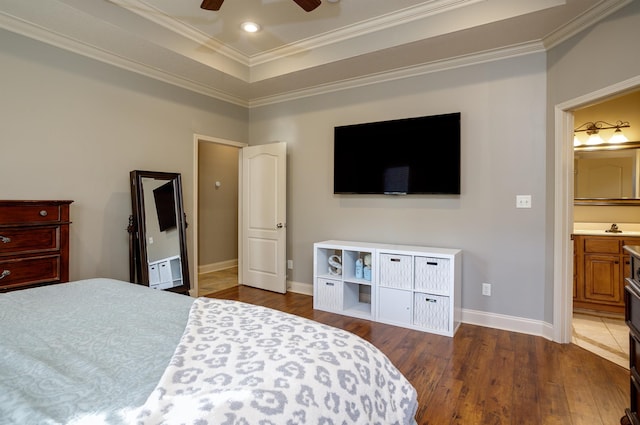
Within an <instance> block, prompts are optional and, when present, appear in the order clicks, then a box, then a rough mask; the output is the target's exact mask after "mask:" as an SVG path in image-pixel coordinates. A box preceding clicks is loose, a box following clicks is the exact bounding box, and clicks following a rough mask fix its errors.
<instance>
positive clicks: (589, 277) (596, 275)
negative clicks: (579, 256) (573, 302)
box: [584, 254, 622, 304]
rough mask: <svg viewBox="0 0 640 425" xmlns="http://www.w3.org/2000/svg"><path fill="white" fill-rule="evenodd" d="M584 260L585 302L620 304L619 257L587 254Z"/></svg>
mask: <svg viewBox="0 0 640 425" xmlns="http://www.w3.org/2000/svg"><path fill="white" fill-rule="evenodd" d="M584 260H585V264H584V267H585V276H584V277H585V288H584V292H585V293H584V298H585V300H587V301H597V302H605V303H614V304H619V303H621V302H622V285H621V284H620V282H621V280H620V256H619V255H596V254H588V255H585V256H584Z"/></svg>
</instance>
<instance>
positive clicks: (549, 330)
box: [462, 309, 553, 340]
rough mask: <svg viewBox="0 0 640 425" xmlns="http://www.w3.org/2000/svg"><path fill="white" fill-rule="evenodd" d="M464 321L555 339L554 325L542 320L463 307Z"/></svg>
mask: <svg viewBox="0 0 640 425" xmlns="http://www.w3.org/2000/svg"><path fill="white" fill-rule="evenodd" d="M462 323H468V324H470V325H478V326H484V327H487V328H494V329H502V330H505V331H512V332H519V333H523V334H528V335H536V336H541V337H544V338H546V339H548V340H553V326H552V325H551V324H549V323H547V322H543V321H541V320H532V319H524V318H522V317H515V316H507V315H504V314H496V313H487V312H485V311H478V310H468V309H462Z"/></svg>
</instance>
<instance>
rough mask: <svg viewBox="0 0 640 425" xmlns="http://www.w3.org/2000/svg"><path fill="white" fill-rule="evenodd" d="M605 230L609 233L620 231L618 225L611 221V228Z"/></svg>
mask: <svg viewBox="0 0 640 425" xmlns="http://www.w3.org/2000/svg"><path fill="white" fill-rule="evenodd" d="M605 232H609V233H622V230H620V229H618V225H617V224H615V223H613V224H612V225H611V228H609V229H608V230H605Z"/></svg>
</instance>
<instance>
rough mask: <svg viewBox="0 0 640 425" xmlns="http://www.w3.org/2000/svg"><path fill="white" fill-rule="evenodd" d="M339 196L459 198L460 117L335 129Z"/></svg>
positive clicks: (335, 186)
mask: <svg viewBox="0 0 640 425" xmlns="http://www.w3.org/2000/svg"><path fill="white" fill-rule="evenodd" d="M333 192H334V193H336V194H455V195H458V194H460V113H459V112H456V113H451V114H443V115H432V116H426V117H417V118H405V119H399V120H391V121H380V122H373V123H366V124H354V125H346V126H340V127H335V129H334V162H333Z"/></svg>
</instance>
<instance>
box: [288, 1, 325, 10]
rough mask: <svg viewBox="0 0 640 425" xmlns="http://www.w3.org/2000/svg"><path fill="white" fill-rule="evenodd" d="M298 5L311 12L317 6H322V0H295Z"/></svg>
mask: <svg viewBox="0 0 640 425" xmlns="http://www.w3.org/2000/svg"><path fill="white" fill-rule="evenodd" d="M293 1H295V2H296V3H297V4H298V6H300V7H301V8H303V9H304V10H306V11H307V12H311V11H312V10H313V9H315V8H316V7H318V6H320V3H321V1H320V0H293Z"/></svg>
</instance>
